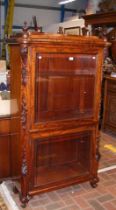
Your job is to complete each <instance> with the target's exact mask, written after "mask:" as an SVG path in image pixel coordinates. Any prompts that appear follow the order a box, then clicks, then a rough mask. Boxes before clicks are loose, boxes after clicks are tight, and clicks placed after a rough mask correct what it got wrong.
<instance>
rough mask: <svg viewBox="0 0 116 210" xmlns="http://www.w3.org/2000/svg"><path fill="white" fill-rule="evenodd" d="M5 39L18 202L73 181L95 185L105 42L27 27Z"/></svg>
mask: <svg viewBox="0 0 116 210" xmlns="http://www.w3.org/2000/svg"><path fill="white" fill-rule="evenodd" d="M10 42H11V43H10V54H11V57H10V64H11V99H15V100H16V101H17V105H18V109H17V113H15V122H14V120H11V128H12V130H13V131H14V130H15V129H17V133H19V135H18V136H17V142H18V144H19V145H18V151H19V153H18V154H19V155H17V158H15V159H14V161H17V163H18V162H19V164H18V165H19V166H20V169H19V175H20V176H21V180H20V183H21V201H22V203H23V204H24V205H25V203H26V202H28V200H29V198H30V196H32V195H34V194H36V193H42V192H46V191H50V190H54V189H57V188H61V187H65V186H68V185H72V184H74V183H81V182H85V181H90V183H91V185H92V186H93V187H95V186H96V184H97V182H98V180H99V179H98V176H97V169H98V160H99V157H100V155H99V149H98V145H99V139H98V138H97V137H98V121H99V104H100V89H101V69H102V68H101V67H102V63H103V48H104V42H103V41H102V40H100V39H99V38H97V37H81V36H67V35H60V34H56V35H55V34H53V35H51V34H44V33H37V32H36V33H34V32H33V33H30V32H28V31H27V30H24V33H23V35H22V37H19V38H16V39H13V40H12V39H11V40H10ZM11 107H12V104H11ZM14 124H15V126H14ZM17 171H18V169H17Z"/></svg>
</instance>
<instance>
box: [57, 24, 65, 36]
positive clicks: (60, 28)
mask: <svg viewBox="0 0 116 210" xmlns="http://www.w3.org/2000/svg"><path fill="white" fill-rule="evenodd" d="M57 33H58V34H64V31H63V27H61V26H59V29H58V32H57Z"/></svg>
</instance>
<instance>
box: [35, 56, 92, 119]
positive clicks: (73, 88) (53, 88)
mask: <svg viewBox="0 0 116 210" xmlns="http://www.w3.org/2000/svg"><path fill="white" fill-rule="evenodd" d="M95 73H96V56H95V55H94V56H93V55H84V54H82V55H81V54H79V55H77V54H68V53H67V54H61V53H60V54H57V53H56V54H55V53H54V54H52V53H51V54H50V53H48V54H47V53H46V54H39V53H38V54H37V56H36V75H35V121H36V122H41V121H51V120H61V119H67V118H86V117H92V116H93V109H94V92H95Z"/></svg>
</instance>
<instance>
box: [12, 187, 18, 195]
mask: <svg viewBox="0 0 116 210" xmlns="http://www.w3.org/2000/svg"><path fill="white" fill-rule="evenodd" d="M13 192H14V193H15V194H18V193H19V191H18V189H17V187H16V186H13Z"/></svg>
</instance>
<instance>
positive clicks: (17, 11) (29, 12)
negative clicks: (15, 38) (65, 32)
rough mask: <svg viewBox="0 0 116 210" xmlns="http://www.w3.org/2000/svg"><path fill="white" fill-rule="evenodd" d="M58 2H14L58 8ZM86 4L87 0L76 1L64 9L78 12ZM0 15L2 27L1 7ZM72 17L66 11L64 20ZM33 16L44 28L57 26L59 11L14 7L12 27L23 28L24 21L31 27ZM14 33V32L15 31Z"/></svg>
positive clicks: (55, 0) (38, 0)
mask: <svg viewBox="0 0 116 210" xmlns="http://www.w3.org/2000/svg"><path fill="white" fill-rule="evenodd" d="M58 1H59V0H15V3H16V4H17V3H18V4H27V5H40V6H49V7H59V8H60V5H58ZM86 2H87V0H81V1H79V0H77V1H75V2H72V3H70V4H66V5H65V7H66V8H70V9H77V10H80V9H84V8H85V6H86ZM0 15H1V17H0V18H1V21H2V24H1V25H2V26H3V25H4V7H3V6H2V14H0ZM72 15H73V13H72V12H68V11H66V12H65V19H64V20H67V18H68V17H71V16H72ZM33 16H36V18H37V23H38V25H39V26H42V27H43V28H45V27H46V26H49V25H53V24H57V23H59V22H60V18H61V11H57V10H44V9H38V8H25V7H15V8H14V19H13V25H16V26H23V24H24V21H26V22H27V23H28V25H32V23H33V21H32V17H33ZM14 31H16V29H15V30H14Z"/></svg>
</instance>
